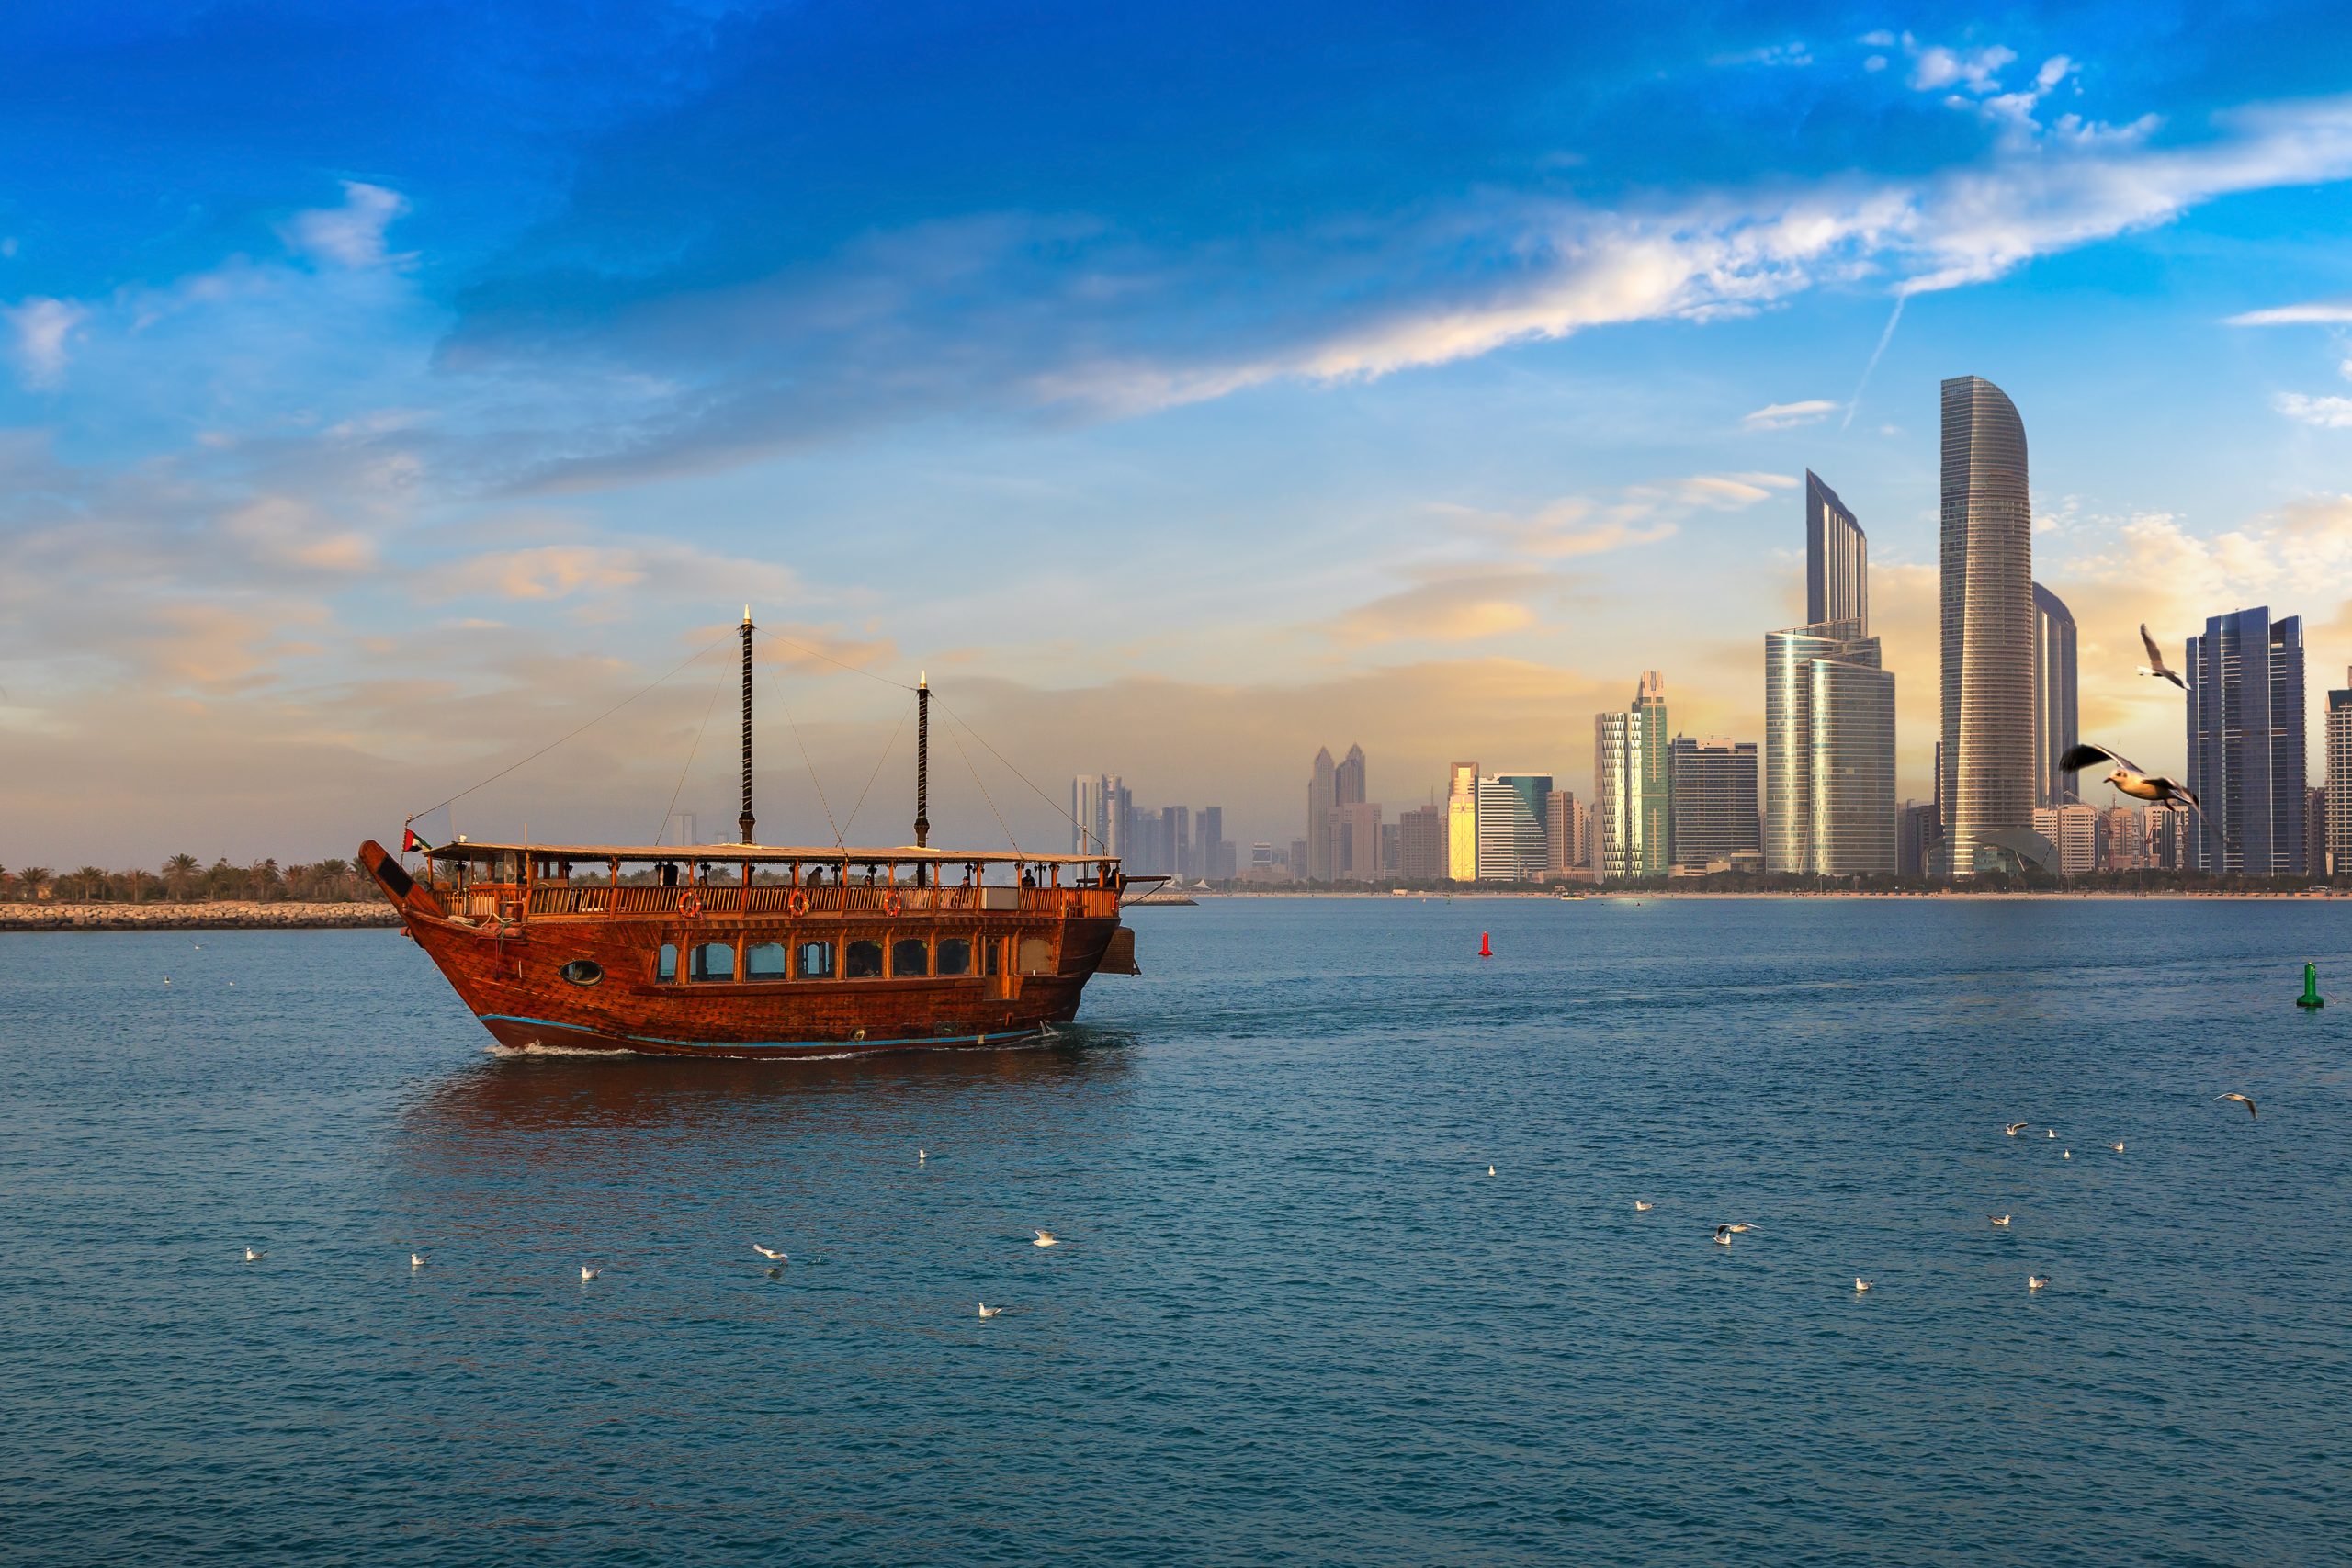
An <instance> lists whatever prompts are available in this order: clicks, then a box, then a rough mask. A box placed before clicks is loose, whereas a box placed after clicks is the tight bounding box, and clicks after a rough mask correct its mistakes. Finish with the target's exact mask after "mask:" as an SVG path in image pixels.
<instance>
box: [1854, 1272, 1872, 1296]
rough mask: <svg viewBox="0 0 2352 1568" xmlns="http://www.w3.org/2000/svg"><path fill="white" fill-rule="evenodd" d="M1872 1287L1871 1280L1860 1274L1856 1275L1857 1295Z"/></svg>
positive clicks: (1855, 1291) (1855, 1288) (1855, 1290)
mask: <svg viewBox="0 0 2352 1568" xmlns="http://www.w3.org/2000/svg"><path fill="white" fill-rule="evenodd" d="M1870 1288H1871V1281H1870V1280H1865V1279H1863V1278H1862V1277H1861V1276H1860V1274H1857V1275H1855V1276H1854V1293H1855V1294H1856V1295H1858V1296H1859V1295H1860V1294H1861V1293H1862V1292H1864V1291H1867V1290H1869V1289H1870Z"/></svg>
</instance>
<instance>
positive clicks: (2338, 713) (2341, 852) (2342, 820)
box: [2317, 670, 2352, 876]
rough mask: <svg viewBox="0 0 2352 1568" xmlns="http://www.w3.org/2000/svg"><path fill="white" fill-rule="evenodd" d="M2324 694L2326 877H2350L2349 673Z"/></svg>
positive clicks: (2351, 769)
mask: <svg viewBox="0 0 2352 1568" xmlns="http://www.w3.org/2000/svg"><path fill="white" fill-rule="evenodd" d="M2344 680H2345V684H2344V685H2342V686H2337V687H2333V688H2331V689H2330V690H2329V692H2328V694H2327V843H2326V846H2325V850H2326V855H2327V859H2326V861H2325V862H2324V864H2323V865H2322V866H2320V867H2319V868H2317V869H2318V870H2319V871H2322V872H2324V874H2327V875H2329V876H2336V875H2341V874H2352V670H2347V671H2345V673H2344Z"/></svg>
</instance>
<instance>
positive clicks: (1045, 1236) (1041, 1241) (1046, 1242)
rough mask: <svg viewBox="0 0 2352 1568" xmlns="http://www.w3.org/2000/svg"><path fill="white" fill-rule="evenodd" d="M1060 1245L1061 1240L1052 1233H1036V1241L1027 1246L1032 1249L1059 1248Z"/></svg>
mask: <svg viewBox="0 0 2352 1568" xmlns="http://www.w3.org/2000/svg"><path fill="white" fill-rule="evenodd" d="M1061 1244H1062V1238H1061V1237H1059V1236H1057V1235H1055V1234H1054V1233H1053V1232H1051V1231H1039V1232H1038V1233H1037V1239H1036V1240H1035V1241H1033V1242H1031V1243H1030V1244H1029V1245H1030V1246H1032V1247H1059V1246H1060V1245H1061Z"/></svg>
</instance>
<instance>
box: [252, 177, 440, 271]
mask: <svg viewBox="0 0 2352 1568" xmlns="http://www.w3.org/2000/svg"><path fill="white" fill-rule="evenodd" d="M408 209H409V204H408V198H407V197H403V196H401V194H400V192H398V191H395V190H387V189H386V188H385V187H384V186H373V185H368V184H365V183H363V182H361V181H358V180H345V181H344V182H343V205H342V206H340V207H321V208H312V209H309V210H307V211H303V212H298V213H296V214H295V215H294V216H293V217H292V218H290V219H288V220H287V222H286V225H285V227H284V229H283V230H281V232H282V233H283V234H284V236H285V239H286V243H287V244H288V246H290V247H292V248H293V249H294V250H295V251H297V252H299V253H300V254H303V255H306V256H309V257H311V259H312V260H314V261H323V262H330V263H332V264H334V265H336V266H348V267H368V266H381V265H385V264H386V263H387V262H401V261H406V260H408V259H410V258H408V257H405V256H395V255H391V254H388V253H387V251H386V250H385V246H384V231H385V230H387V229H389V228H390V227H391V225H392V221H393V220H395V219H397V218H400V217H401V216H403V215H404V214H405V213H407V211H408Z"/></svg>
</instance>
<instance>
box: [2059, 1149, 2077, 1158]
mask: <svg viewBox="0 0 2352 1568" xmlns="http://www.w3.org/2000/svg"><path fill="white" fill-rule="evenodd" d="M2058 1157H2059V1158H2060V1159H2073V1158H2074V1157H2075V1151H2074V1150H2072V1149H2061V1150H2059V1151H2058Z"/></svg>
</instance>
